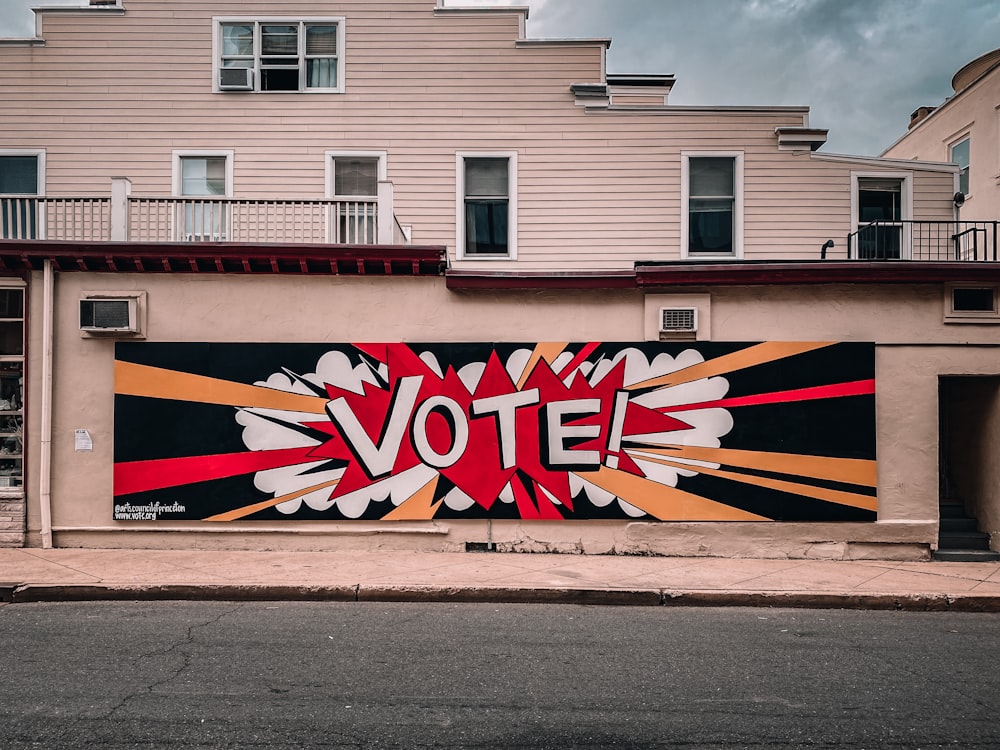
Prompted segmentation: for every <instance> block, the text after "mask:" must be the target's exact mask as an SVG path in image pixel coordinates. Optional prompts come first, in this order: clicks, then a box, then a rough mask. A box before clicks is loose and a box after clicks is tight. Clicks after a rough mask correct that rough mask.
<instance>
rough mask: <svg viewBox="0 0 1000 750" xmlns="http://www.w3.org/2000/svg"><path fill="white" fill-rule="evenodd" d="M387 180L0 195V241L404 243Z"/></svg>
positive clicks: (123, 185)
mask: <svg viewBox="0 0 1000 750" xmlns="http://www.w3.org/2000/svg"><path fill="white" fill-rule="evenodd" d="M392 205H393V193H392V183H389V182H382V183H379V186H378V195H377V196H372V197H371V198H370V199H358V200H335V199H327V200H320V199H301V200H298V199H245V198H220V197H215V196H211V197H190V198H178V197H154V196H132V195H131V194H130V191H129V186H128V181H127V180H113V181H112V191H111V195H110V196H93V197H56V196H35V195H0V238H2V239H13V240H50V241H63V242H108V241H113V242H133V243H147V242H148V243H174V242H182V243H219V242H224V243H243V244H261V243H277V244H337V245H341V244H343V245H408V244H410V237H409V229H408V228H407V227H404V226H402V225H401V224H400V223H399V221H398V220H397V219H396V217H395V215H394V213H393V208H392Z"/></svg>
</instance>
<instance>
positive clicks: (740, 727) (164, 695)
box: [0, 602, 1000, 750]
mask: <svg viewBox="0 0 1000 750" xmlns="http://www.w3.org/2000/svg"><path fill="white" fill-rule="evenodd" d="M998 633H1000V619H998V616H997V615H979V614H946V613H933V614H926V613H902V612H857V611H809V610H758V609H672V608H667V607H658V608H657V607H649V608H646V607H642V608H618V607H580V606H568V605H567V606H555V605H488V604H474V605H448V604H359V603H348V604H326V603H276V604H267V603H218V602H215V603H194V602H159V603H156V602H154V603H111V602H95V603H82V604H81V603H73V604H70V603H67V604H16V605H6V606H0V644H2V645H3V662H2V663H0V746H2V747H3V748H4V750H20V749H21V748H29V747H30V748H44V749H45V750H63V749H68V748H73V749H74V750H76V749H77V748H143V749H150V748H382V747H399V748H404V747H405V748H420V747H468V748H498V747H504V748H506V747H524V748H570V747H573V748H604V747H622V748H647V747H658V748H683V749H684V750H693V749H700V748H713V749H715V748H766V749H767V750H772V749H778V750H780V749H782V748H851V749H852V750H858V749H859V748H860V749H864V748H928V749H929V748H944V747H947V748H991V749H992V748H997V747H1000V722H998V721H997V716H998V708H1000V670H998V669H997V664H998V663H1000V659H998V657H1000V637H998Z"/></svg>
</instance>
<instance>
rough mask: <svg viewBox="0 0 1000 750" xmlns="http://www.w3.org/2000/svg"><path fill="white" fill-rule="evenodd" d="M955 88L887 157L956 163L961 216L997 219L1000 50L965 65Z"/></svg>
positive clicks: (916, 118) (920, 116)
mask: <svg viewBox="0 0 1000 750" xmlns="http://www.w3.org/2000/svg"><path fill="white" fill-rule="evenodd" d="M951 86H952V88H953V89H954V91H955V93H954V94H953V95H952V96H951V97H949V98H948V99H946V100H945V101H944V102H942V103H941V104H940V105H938V106H936V107H931V106H926V107H920V108H918V109H917V110H916V111H915V112H914V113H913V114H912V115H911V116H910V127H909V129H908V130H907V132H906V134H905V135H904V136H902V137H901V138H900V139H899V140H898V141H896V142H895V143H894V144H892V145H891V146H890V147H889V148H888V149H886V151H885V154H884V156H887V157H890V158H895V159H930V160H934V161H950V162H954V163H956V164H957V165H958V166H959V169H960V171H959V174H958V181H957V183H956V186H955V189H956V192H961V193H962V195H963V200H964V204H963V205H962V208H961V213H962V216H963V217H964V216H974V217H977V218H979V219H993V220H998V219H1000V113H998V108H1000V49H995V50H993V51H992V52H987V53H986V54H985V55H981V56H980V57H977V58H976V59H975V60H973V61H972V62H970V63H968V64H967V65H965V66H963V67H962V69H961V70H959V71H958V72H957V73H956V74H955V77H954V78H952V80H951ZM987 251H988V252H995V249H994V248H987ZM992 257H993V258H995V257H996V256H995V255H993V256H992Z"/></svg>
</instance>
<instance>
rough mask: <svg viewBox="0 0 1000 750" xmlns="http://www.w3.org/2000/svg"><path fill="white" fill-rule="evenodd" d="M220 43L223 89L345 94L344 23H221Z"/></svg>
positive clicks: (264, 20)
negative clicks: (339, 92) (342, 53)
mask: <svg viewBox="0 0 1000 750" xmlns="http://www.w3.org/2000/svg"><path fill="white" fill-rule="evenodd" d="M218 44H219V58H218V61H217V64H218V74H217V83H218V84H219V89H220V90H224V91H241V90H242V91H286V92H287V91H327V92H331V91H333V92H336V91H342V90H343V70H342V65H341V47H342V46H343V22H342V19H328V20H317V21H294V20H292V21H290V20H287V19H275V20H270V19H257V20H246V21H232V20H225V21H220V23H219V40H218Z"/></svg>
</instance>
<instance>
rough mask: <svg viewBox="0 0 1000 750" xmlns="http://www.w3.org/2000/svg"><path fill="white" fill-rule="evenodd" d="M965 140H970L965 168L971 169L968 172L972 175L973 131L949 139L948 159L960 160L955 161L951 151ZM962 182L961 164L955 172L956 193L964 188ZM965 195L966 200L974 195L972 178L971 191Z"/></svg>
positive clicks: (952, 160)
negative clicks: (967, 161)
mask: <svg viewBox="0 0 1000 750" xmlns="http://www.w3.org/2000/svg"><path fill="white" fill-rule="evenodd" d="M963 141H968V142H969V163H968V164H967V165H966V167H965V168H966V169H968V170H969V172H968V174H969V176H970V177H971V176H972V133H971V132H969V131H966V132H964V133H962V135H959V136H956V137H954V138H952V139H951V140H949V141H948V161H950V162H954V163H956V164H957V163H958V162H955V160H954V159H953V158H952V153H951V152H952V149H954V148H955V146H957V145H958V144H960V143H962V142H963ZM961 183H962V170H961V166H960V167H959V170H958V172H956V173H955V192H956V193H957V192H959V191H961V189H962V184H961ZM963 195H964V196H965V199H966V200H968V199H969V198H971V197H972V181H971V179H970V180H969V192H967V193H963Z"/></svg>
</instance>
